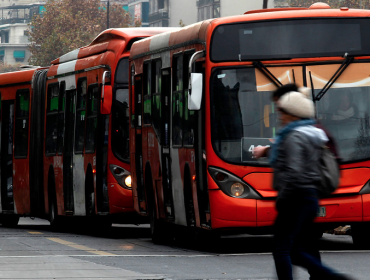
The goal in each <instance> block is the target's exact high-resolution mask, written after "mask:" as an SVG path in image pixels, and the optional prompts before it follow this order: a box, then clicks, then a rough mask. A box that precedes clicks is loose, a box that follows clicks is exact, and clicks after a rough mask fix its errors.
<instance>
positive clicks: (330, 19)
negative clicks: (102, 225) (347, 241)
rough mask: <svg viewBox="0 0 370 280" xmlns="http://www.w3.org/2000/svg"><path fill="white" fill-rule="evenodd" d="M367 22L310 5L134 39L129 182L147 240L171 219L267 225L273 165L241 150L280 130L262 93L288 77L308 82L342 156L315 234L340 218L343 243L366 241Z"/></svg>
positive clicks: (189, 223) (355, 13) (348, 12)
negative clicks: (347, 233)
mask: <svg viewBox="0 0 370 280" xmlns="http://www.w3.org/2000/svg"><path fill="white" fill-rule="evenodd" d="M369 28H370V11H369V10H356V9H348V8H341V9H331V8H330V6H328V5H327V4H323V3H316V4H313V5H312V6H311V7H309V8H284V9H270V10H257V11H249V12H247V13H245V14H244V15H240V16H233V17H225V18H217V19H210V20H206V21H203V22H199V23H196V24H193V25H190V26H187V27H185V28H183V29H181V30H178V31H172V32H166V33H163V34H160V35H156V36H153V37H150V38H147V39H144V40H141V41H139V42H136V43H134V44H133V47H132V49H131V53H130V67H131V78H130V83H131V84H130V92H131V94H130V98H131V99H130V105H131V106H130V114H131V118H130V121H131V124H130V129H131V132H130V151H131V173H132V186H133V193H134V206H135V209H136V211H137V212H138V213H140V214H141V215H146V216H149V217H150V218H151V229H152V230H151V231H152V238H153V240H154V241H155V240H157V241H159V240H161V236H164V234H165V233H166V232H167V231H168V229H166V228H167V226H168V225H171V224H172V225H173V224H174V225H181V226H185V227H188V228H195V229H198V230H199V229H208V230H212V231H213V232H222V231H224V232H226V231H227V230H243V231H246V232H251V233H254V232H271V226H272V225H273V223H274V219H275V217H276V210H275V201H276V196H277V192H276V191H275V190H273V189H272V169H271V168H270V166H269V164H268V160H267V159H258V160H257V159H255V158H254V157H253V153H252V151H253V149H254V147H256V146H259V145H262V146H267V145H270V143H271V140H272V139H273V138H274V137H275V136H276V133H277V131H278V129H279V121H278V119H277V115H276V108H275V106H274V103H273V102H272V100H271V93H272V92H273V91H274V90H275V89H277V88H278V87H279V86H281V85H283V84H287V83H293V82H295V83H297V84H298V85H300V86H305V87H307V88H309V89H311V91H312V98H313V100H314V101H315V106H316V112H317V119H318V120H319V121H320V122H321V123H322V124H323V125H324V126H325V127H326V128H327V130H328V131H329V132H330V133H331V134H332V136H333V137H334V138H335V139H336V141H337V143H338V147H339V153H340V156H341V160H342V161H341V180H340V186H339V188H338V189H337V191H336V192H335V193H333V194H332V195H331V196H330V197H326V198H324V199H322V200H321V204H320V208H319V211H318V217H317V225H318V227H319V229H318V230H319V231H323V230H325V229H326V228H334V227H335V226H336V225H351V226H352V236H353V241H354V242H355V243H358V244H361V243H365V242H367V243H369V239H367V238H366V234H367V231H366V230H365V229H367V228H369V225H370V223H369V222H370V78H369V77H370V36H368V30H369ZM212 231H211V232H212Z"/></svg>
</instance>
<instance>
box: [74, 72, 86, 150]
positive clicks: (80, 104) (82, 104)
mask: <svg viewBox="0 0 370 280" xmlns="http://www.w3.org/2000/svg"><path fill="white" fill-rule="evenodd" d="M86 87H87V81H86V78H82V79H79V80H78V82H77V104H76V130H75V153H76V154H78V153H82V152H83V150H84V142H85V116H86Z"/></svg>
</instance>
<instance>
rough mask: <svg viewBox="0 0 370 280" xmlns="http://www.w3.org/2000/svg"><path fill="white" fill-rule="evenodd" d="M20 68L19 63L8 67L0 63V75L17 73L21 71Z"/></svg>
mask: <svg viewBox="0 0 370 280" xmlns="http://www.w3.org/2000/svg"><path fill="white" fill-rule="evenodd" d="M21 66H22V64H21V63H17V64H13V65H10V64H7V63H5V62H0V73H6V72H14V71H19V70H21Z"/></svg>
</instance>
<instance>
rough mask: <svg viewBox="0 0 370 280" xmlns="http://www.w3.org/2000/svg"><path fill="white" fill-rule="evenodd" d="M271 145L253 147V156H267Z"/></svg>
mask: <svg viewBox="0 0 370 280" xmlns="http://www.w3.org/2000/svg"><path fill="white" fill-rule="evenodd" d="M269 148H270V147H267V146H259V147H255V148H254V149H253V156H254V157H255V158H261V157H266V156H267V151H268V149H269Z"/></svg>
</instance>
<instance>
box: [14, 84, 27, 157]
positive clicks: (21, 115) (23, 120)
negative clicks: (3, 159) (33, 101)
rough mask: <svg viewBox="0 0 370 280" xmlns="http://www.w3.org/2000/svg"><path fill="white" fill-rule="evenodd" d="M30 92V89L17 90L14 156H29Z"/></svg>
mask: <svg viewBox="0 0 370 280" xmlns="http://www.w3.org/2000/svg"><path fill="white" fill-rule="evenodd" d="M29 107H30V93H29V90H28V89H21V90H18V91H17V95H16V111H15V139H14V140H15V141H14V156H15V157H27V153H28V126H29V121H28V118H29Z"/></svg>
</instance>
